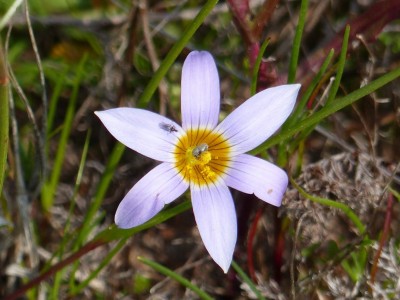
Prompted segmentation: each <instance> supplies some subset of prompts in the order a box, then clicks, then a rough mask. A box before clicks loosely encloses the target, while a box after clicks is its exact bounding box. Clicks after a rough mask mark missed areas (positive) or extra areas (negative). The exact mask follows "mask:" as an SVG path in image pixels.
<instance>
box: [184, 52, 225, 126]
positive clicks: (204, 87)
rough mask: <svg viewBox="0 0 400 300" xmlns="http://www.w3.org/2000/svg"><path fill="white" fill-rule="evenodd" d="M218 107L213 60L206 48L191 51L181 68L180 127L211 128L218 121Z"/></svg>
mask: <svg viewBox="0 0 400 300" xmlns="http://www.w3.org/2000/svg"><path fill="white" fill-rule="evenodd" d="M219 106H220V89H219V77H218V71H217V67H216V66H215V62H214V59H213V57H212V56H211V54H210V53H208V52H206V51H201V52H198V51H193V52H191V53H190V54H189V55H188V57H187V58H186V60H185V62H184V64H183V68H182V84H181V110H182V127H183V128H184V129H188V128H191V127H194V128H199V127H207V128H211V129H212V128H214V127H215V126H216V125H217V123H218V116H219Z"/></svg>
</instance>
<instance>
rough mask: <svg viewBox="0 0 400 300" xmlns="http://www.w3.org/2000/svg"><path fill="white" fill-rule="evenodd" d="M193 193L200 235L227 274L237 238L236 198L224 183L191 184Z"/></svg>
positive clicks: (194, 209) (209, 251)
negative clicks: (233, 197)
mask: <svg viewBox="0 0 400 300" xmlns="http://www.w3.org/2000/svg"><path fill="white" fill-rule="evenodd" d="M190 191H191V195H192V204H193V211H194V216H195V218H196V223H197V226H198V228H199V232H200V236H201V238H202V239H203V242H204V245H205V247H206V249H207V251H208V253H210V255H211V257H212V258H213V259H214V261H215V262H216V263H217V264H218V265H219V266H220V267H221V268H222V270H223V271H224V272H225V273H226V272H227V271H228V269H229V266H230V264H231V262H232V256H233V251H234V249H235V244H236V237H237V225H236V211H235V207H234V203H233V199H232V195H231V193H230V192H229V189H228V187H227V186H226V185H225V184H224V183H223V182H221V181H220V182H217V183H216V184H215V185H209V186H201V187H199V186H196V185H191V187H190Z"/></svg>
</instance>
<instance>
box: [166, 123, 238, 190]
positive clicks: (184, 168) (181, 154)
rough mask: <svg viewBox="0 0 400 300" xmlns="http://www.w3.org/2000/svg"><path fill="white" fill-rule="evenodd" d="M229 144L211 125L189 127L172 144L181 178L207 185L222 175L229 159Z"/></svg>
mask: <svg viewBox="0 0 400 300" xmlns="http://www.w3.org/2000/svg"><path fill="white" fill-rule="evenodd" d="M230 148H231V147H230V145H229V143H228V142H227V140H226V139H225V138H224V137H223V136H222V135H221V134H216V133H214V132H212V131H211V130H210V129H206V128H200V129H189V130H187V131H186V132H185V134H184V135H182V136H181V137H180V138H179V140H178V143H177V144H176V146H175V151H174V154H175V167H176V168H177V170H178V172H179V174H180V175H181V176H182V178H183V179H184V180H185V181H187V182H189V183H194V184H196V185H207V184H210V183H212V182H215V181H216V180H217V179H218V178H219V177H221V176H222V175H223V174H224V173H225V171H226V169H227V168H228V167H229V163H230V157H231V155H230Z"/></svg>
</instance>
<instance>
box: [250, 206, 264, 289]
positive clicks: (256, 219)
mask: <svg viewBox="0 0 400 300" xmlns="http://www.w3.org/2000/svg"><path fill="white" fill-rule="evenodd" d="M263 211H264V207H261V208H260V209H259V210H258V211H257V213H256V216H255V217H254V220H253V222H252V224H251V227H250V230H249V238H248V240H247V268H248V269H249V274H250V277H251V279H252V280H253V281H254V282H256V283H257V277H256V273H255V271H254V256H253V242H254V238H255V236H256V233H257V225H258V222H259V221H260V218H261V216H262V214H263Z"/></svg>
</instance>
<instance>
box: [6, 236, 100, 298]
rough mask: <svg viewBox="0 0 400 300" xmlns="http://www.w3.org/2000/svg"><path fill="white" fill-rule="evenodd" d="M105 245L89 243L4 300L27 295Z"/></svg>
mask: <svg viewBox="0 0 400 300" xmlns="http://www.w3.org/2000/svg"><path fill="white" fill-rule="evenodd" d="M104 244H105V242H103V241H92V242H89V243H88V244H86V245H85V246H83V247H82V248H81V249H79V251H77V252H75V253H73V254H71V255H70V256H68V257H67V258H65V259H64V260H62V261H60V262H59V263H57V264H55V265H54V266H52V267H51V268H50V269H48V270H47V271H46V272H44V273H42V274H41V275H39V276H37V277H35V278H34V279H32V280H31V281H29V282H28V283H26V284H24V285H23V286H21V287H20V288H19V289H18V290H16V291H15V292H13V293H11V294H9V295H7V296H5V297H4V300H15V299H18V298H19V297H21V296H23V295H25V294H26V292H27V291H28V290H29V289H31V288H33V287H35V286H37V285H38V284H39V283H40V282H42V281H43V280H45V279H47V278H49V277H50V276H52V275H54V274H55V273H57V272H58V271H60V270H61V269H63V268H64V267H66V266H68V265H69V264H71V263H72V262H74V261H76V260H78V259H79V258H80V257H82V256H83V255H85V254H86V253H88V252H90V251H92V250H93V249H95V248H97V247H99V246H102V245H104Z"/></svg>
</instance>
